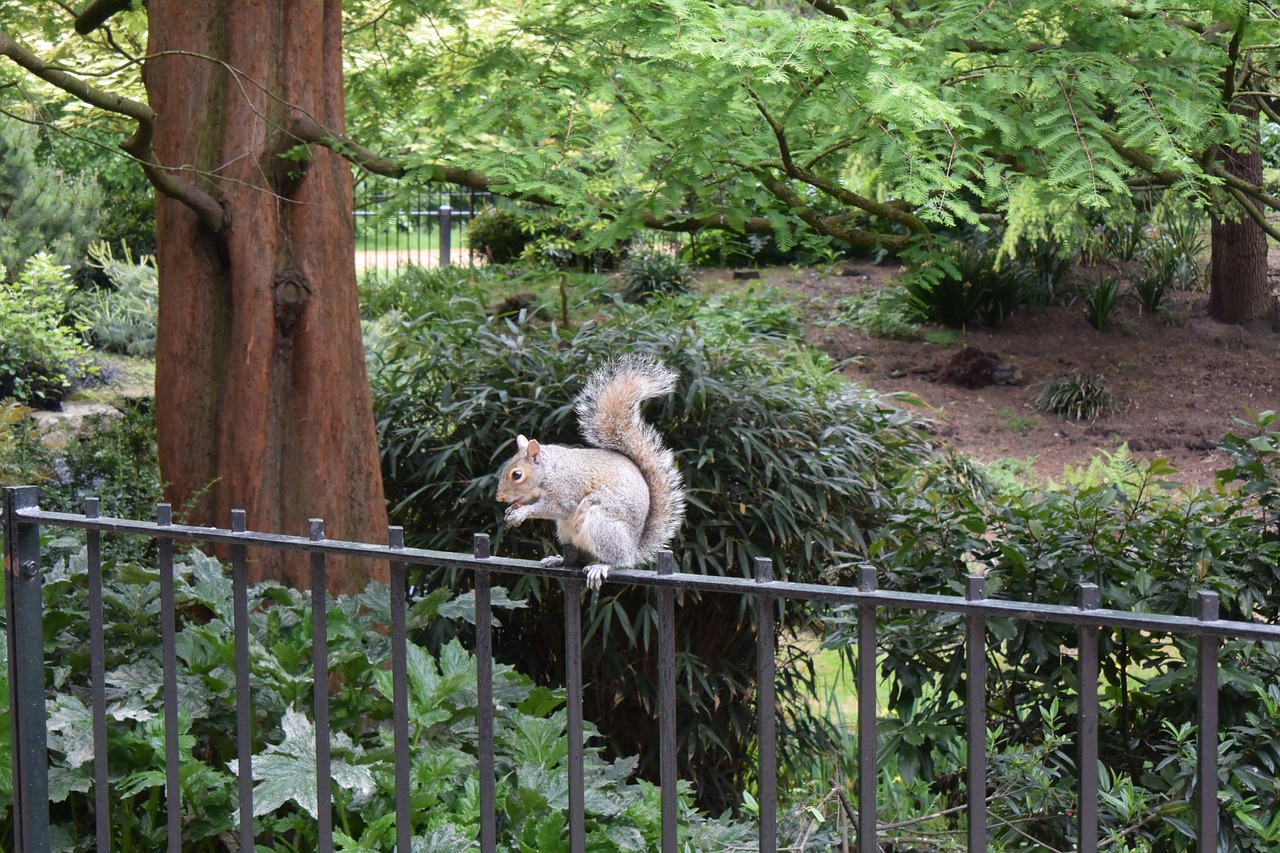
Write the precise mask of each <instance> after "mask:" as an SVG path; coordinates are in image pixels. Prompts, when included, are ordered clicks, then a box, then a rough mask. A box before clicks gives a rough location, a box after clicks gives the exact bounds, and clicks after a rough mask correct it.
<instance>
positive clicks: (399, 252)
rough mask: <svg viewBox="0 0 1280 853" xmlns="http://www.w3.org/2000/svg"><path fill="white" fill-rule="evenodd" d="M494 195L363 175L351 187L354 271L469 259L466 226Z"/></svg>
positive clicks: (486, 205) (428, 264) (439, 264)
mask: <svg viewBox="0 0 1280 853" xmlns="http://www.w3.org/2000/svg"><path fill="white" fill-rule="evenodd" d="M492 200H493V196H492V195H491V194H490V193H487V192H482V191H480V190H473V189H468V188H466V187H458V186H453V185H437V186H432V187H416V188H413V189H410V190H409V191H408V192H405V191H404V189H403V187H401V186H400V185H399V184H398V183H397V182H394V181H387V180H383V179H380V178H370V177H366V178H364V179H363V180H361V181H360V182H359V183H358V184H357V185H356V188H355V211H354V216H355V232H356V272H363V271H365V270H369V269H375V270H378V271H381V272H386V271H391V270H395V269H397V268H398V267H401V266H404V265H407V264H413V265H416V266H422V267H438V266H449V265H451V264H470V263H472V260H473V259H472V256H471V252H470V251H469V250H468V249H467V246H466V241H465V233H466V226H467V223H469V222H470V221H471V220H472V219H473V218H474V217H475V216H476V214H478V213H479V212H480V211H482V210H484V209H485V208H486V207H488V206H490V205H491V204H492Z"/></svg>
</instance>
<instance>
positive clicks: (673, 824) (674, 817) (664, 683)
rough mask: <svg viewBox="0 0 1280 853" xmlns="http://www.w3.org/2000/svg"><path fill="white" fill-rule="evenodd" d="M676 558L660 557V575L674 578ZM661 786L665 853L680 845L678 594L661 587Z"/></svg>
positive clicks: (667, 552)
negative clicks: (677, 770)
mask: <svg viewBox="0 0 1280 853" xmlns="http://www.w3.org/2000/svg"><path fill="white" fill-rule="evenodd" d="M675 571H676V561H675V557H673V556H672V554H671V552H670V551H663V552H661V553H660V554H658V574H660V575H672V574H675ZM658 751H659V761H660V763H661V764H660V767H659V770H658V784H659V787H660V794H661V797H662V853H676V849H677V847H678V845H679V831H680V830H679V824H678V820H679V813H678V807H679V801H678V800H677V798H676V591H675V590H674V589H672V588H671V587H658Z"/></svg>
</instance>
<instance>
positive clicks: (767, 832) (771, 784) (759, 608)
mask: <svg viewBox="0 0 1280 853" xmlns="http://www.w3.org/2000/svg"><path fill="white" fill-rule="evenodd" d="M755 578H756V583H761V584H766V583H770V582H772V581H773V561H772V560H768V559H765V558H757V559H756V561H755ZM776 600H777V599H776V598H775V597H774V596H772V595H768V594H757V595H756V710H757V711H758V712H759V720H758V722H757V724H756V725H757V730H756V731H757V734H758V738H759V741H760V745H759V752H760V791H759V795H760V800H759V801H760V853H776V851H777V849H778V752H777V749H778V741H777V734H776V732H775V724H776V718H775V716H774V714H775V711H774V709H775V706H776V695H775V694H776V691H777V665H778V662H777V659H776V658H775V657H774V652H775V649H774V622H773V619H774V613H773V604H774V601H776Z"/></svg>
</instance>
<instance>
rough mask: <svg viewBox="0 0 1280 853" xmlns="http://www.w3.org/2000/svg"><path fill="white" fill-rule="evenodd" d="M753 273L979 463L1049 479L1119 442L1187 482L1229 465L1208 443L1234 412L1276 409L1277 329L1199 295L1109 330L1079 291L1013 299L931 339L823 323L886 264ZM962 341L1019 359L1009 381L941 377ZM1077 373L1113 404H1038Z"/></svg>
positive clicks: (864, 379)
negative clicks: (994, 317)
mask: <svg viewBox="0 0 1280 853" xmlns="http://www.w3.org/2000/svg"><path fill="white" fill-rule="evenodd" d="M761 272H762V280H763V282H764V283H766V284H771V285H776V286H778V287H780V288H782V289H784V290H785V291H786V292H788V293H791V294H793V295H794V296H795V297H796V298H797V299H798V300H799V302H800V304H801V305H802V306H803V308H804V315H805V318H806V337H807V339H808V340H809V341H810V342H812V343H813V344H815V345H816V346H818V347H820V348H821V349H822V350H824V351H826V352H827V353H828V354H830V355H831V356H832V357H833V358H835V359H837V360H838V361H840V362H843V363H844V367H843V371H844V373H845V374H846V375H847V376H848V377H849V378H850V379H851V380H853V381H855V382H859V383H861V384H863V385H865V386H868V387H871V388H874V389H876V390H878V391H883V392H898V391H905V392H909V393H911V394H913V395H915V396H917V397H919V398H920V399H921V400H923V401H924V402H925V403H926V404H927V410H926V412H925V414H926V415H927V416H928V417H929V418H930V420H931V422H932V424H933V430H934V435H935V436H936V437H937V439H938V441H939V442H940V443H941V444H944V445H946V446H949V447H952V448H954V449H955V450H957V451H959V452H961V453H964V454H966V455H968V456H971V457H973V458H976V459H978V460H981V461H985V462H993V461H996V460H999V459H1002V458H1008V457H1013V458H1016V459H1019V460H1029V461H1030V463H1031V464H1032V466H1033V470H1034V472H1035V474H1036V476H1037V477H1039V478H1041V479H1044V480H1048V479H1057V478H1060V477H1061V475H1062V472H1063V468H1064V466H1068V465H1071V466H1079V465H1082V464H1087V462H1088V461H1089V459H1090V458H1091V457H1093V456H1095V455H1096V454H1097V451H1099V450H1105V451H1114V450H1116V449H1117V448H1119V447H1120V446H1121V445H1122V444H1126V443H1127V444H1128V446H1129V449H1130V450H1131V451H1132V452H1133V454H1134V456H1136V457H1139V458H1148V459H1149V458H1155V457H1163V458H1164V459H1166V460H1168V461H1169V463H1170V464H1171V465H1173V466H1174V467H1175V468H1177V469H1178V471H1179V472H1180V476H1179V478H1178V479H1179V480H1181V481H1182V482H1184V483H1188V484H1197V485H1201V486H1208V485H1210V484H1211V483H1212V482H1213V478H1214V473H1215V472H1216V471H1217V470H1219V469H1220V468H1222V467H1224V466H1225V465H1226V464H1227V457H1226V456H1225V455H1223V454H1222V453H1221V452H1219V451H1218V450H1216V445H1217V443H1218V442H1219V440H1220V439H1221V438H1222V436H1223V435H1225V434H1226V433H1227V432H1228V431H1229V430H1231V429H1232V428H1233V422H1232V418H1233V417H1239V416H1243V415H1244V414H1245V412H1246V410H1248V409H1252V410H1253V411H1264V410H1267V409H1275V408H1277V407H1280V379H1277V366H1278V365H1280V360H1278V357H1280V335H1278V334H1277V333H1276V331H1275V330H1274V329H1273V328H1272V326H1271V324H1270V323H1269V322H1267V323H1262V322H1259V323H1255V324H1252V325H1250V326H1247V327H1246V326H1231V325H1224V324H1221V323H1217V322H1214V321H1212V320H1210V319H1209V318H1208V316H1207V314H1206V310H1205V308H1206V303H1207V296H1206V294H1203V293H1181V292H1179V293H1171V294H1169V297H1167V298H1170V299H1171V300H1172V301H1173V303H1174V311H1173V312H1172V313H1173V315H1174V316H1176V317H1178V318H1179V321H1178V322H1170V321H1169V320H1168V319H1167V318H1162V317H1157V316H1152V315H1150V314H1144V313H1142V312H1141V311H1140V310H1139V306H1138V305H1137V303H1136V300H1126V303H1127V304H1126V305H1125V306H1124V308H1122V309H1121V311H1120V312H1119V315H1118V317H1117V319H1116V321H1115V322H1114V323H1113V325H1112V327H1111V328H1110V329H1109V330H1107V331H1105V332H1100V331H1098V330H1096V329H1094V328H1093V327H1092V326H1091V325H1090V324H1089V323H1088V322H1087V320H1086V319H1085V316H1084V308H1083V305H1082V304H1081V303H1080V302H1079V301H1078V300H1077V301H1075V302H1074V303H1072V304H1066V305H1054V306H1049V307H1033V308H1022V309H1019V311H1017V312H1016V313H1015V314H1014V315H1013V317H1011V318H1010V320H1009V321H1008V322H1007V323H1005V324H1004V325H1003V326H1000V327H998V328H988V327H982V326H974V327H970V328H967V329H964V330H961V331H960V333H959V334H958V335H957V336H956V339H955V340H954V342H950V343H946V344H943V345H938V344H933V343H929V342H926V341H923V340H909V341H898V340H886V339H882V338H872V337H869V336H868V335H867V334H865V333H864V332H862V331H861V330H858V329H853V328H850V327H848V326H847V325H840V324H837V323H833V322H832V321H831V318H832V317H833V315H834V314H835V313H836V309H837V307H838V306H839V304H840V303H841V301H842V300H843V299H845V298H846V297H849V296H852V295H854V294H856V293H859V292H861V291H864V290H867V289H874V288H880V287H883V286H885V283H886V282H887V281H889V280H891V279H892V277H893V276H894V275H896V274H897V270H896V269H894V268H892V267H881V266H875V265H872V264H870V263H856V262H851V263H845V264H842V265H840V266H839V267H838V268H835V269H833V270H827V271H822V270H816V269H811V270H793V269H788V268H775V269H768V270H762V271H761ZM965 347H973V348H976V349H978V350H980V351H981V352H983V353H987V354H989V355H990V356H991V358H992V360H993V361H994V362H996V363H998V364H1003V365H1012V367H1013V368H1016V376H1015V378H1014V379H1013V381H1012V383H1011V384H993V385H986V386H985V387H977V388H969V387H963V386H961V385H957V384H952V383H951V382H947V381H945V380H944V378H943V374H944V372H945V368H946V366H947V364H948V362H949V361H950V360H951V359H953V358H954V357H955V356H956V354H957V353H959V352H960V351H961V350H963V349H964V348H965ZM1072 373H1080V374H1095V375H1097V376H1100V377H1101V378H1102V380H1103V383H1104V384H1105V386H1106V388H1107V389H1108V390H1109V391H1110V392H1111V394H1112V395H1113V396H1114V397H1115V399H1116V401H1117V403H1118V410H1117V411H1116V412H1115V413H1113V414H1111V415H1108V416H1105V417H1101V418H1099V419H1098V420H1097V421H1095V422H1092V423H1091V422H1088V421H1084V422H1080V421H1070V420H1060V419H1058V418H1057V417H1054V416H1052V415H1042V414H1040V413H1039V412H1037V411H1036V410H1035V408H1034V407H1033V406H1032V404H1031V399H1032V396H1033V395H1034V394H1035V392H1036V391H1037V390H1038V389H1039V388H1040V387H1041V386H1043V385H1044V384H1045V383H1047V382H1049V381H1051V380H1053V379H1055V378H1056V377H1058V376H1059V375H1061V374H1072Z"/></svg>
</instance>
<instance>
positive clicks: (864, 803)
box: [858, 566, 880, 853]
mask: <svg viewBox="0 0 1280 853" xmlns="http://www.w3.org/2000/svg"><path fill="white" fill-rule="evenodd" d="M858 589H859V590H861V591H862V592H875V591H876V570H875V567H874V566H861V567H860V568H859V569H858ZM876 688H877V681H876V605H875V603H874V602H863V603H862V604H859V605H858V853H878V851H879V850H880V842H879V841H878V840H877V837H876V836H877V835H878V833H877V831H876V830H877V826H878V825H877V822H876V821H877V817H876V781H877V779H878V777H879V764H877V758H878V754H879V738H878V736H877V734H876V713H877V712H878V710H879V709H878V706H877V702H878V699H877V696H878V691H877V689H876Z"/></svg>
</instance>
